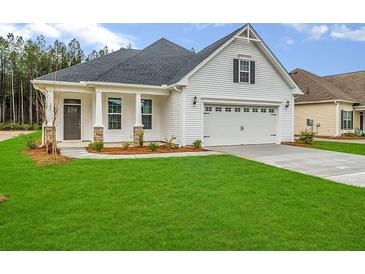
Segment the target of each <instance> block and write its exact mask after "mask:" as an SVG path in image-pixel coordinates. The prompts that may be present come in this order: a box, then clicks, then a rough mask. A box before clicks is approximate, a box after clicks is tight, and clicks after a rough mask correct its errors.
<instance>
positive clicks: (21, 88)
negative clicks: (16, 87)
mask: <svg viewBox="0 0 365 274" xmlns="http://www.w3.org/2000/svg"><path fill="white" fill-rule="evenodd" d="M20 97H21V98H20V115H21V117H22V125H23V124H24V94H23V80H20Z"/></svg>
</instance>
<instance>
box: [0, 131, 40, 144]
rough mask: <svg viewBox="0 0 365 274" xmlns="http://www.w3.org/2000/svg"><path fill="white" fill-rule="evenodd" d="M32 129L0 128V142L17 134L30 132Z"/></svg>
mask: <svg viewBox="0 0 365 274" xmlns="http://www.w3.org/2000/svg"><path fill="white" fill-rule="evenodd" d="M33 132H34V131H32V130H0V142H1V141H5V140H7V139H11V138H14V137H17V136H18V135H19V134H30V133H33Z"/></svg>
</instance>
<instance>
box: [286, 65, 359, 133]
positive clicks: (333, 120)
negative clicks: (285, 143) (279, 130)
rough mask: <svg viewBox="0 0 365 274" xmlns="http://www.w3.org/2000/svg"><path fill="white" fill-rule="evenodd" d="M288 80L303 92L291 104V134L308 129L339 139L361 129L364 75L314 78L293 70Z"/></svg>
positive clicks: (312, 75)
mask: <svg viewBox="0 0 365 274" xmlns="http://www.w3.org/2000/svg"><path fill="white" fill-rule="evenodd" d="M290 74H291V76H292V78H293V79H294V80H295V82H296V83H297V84H298V86H299V87H300V89H301V90H302V91H303V93H304V94H303V95H301V96H299V97H297V98H296V100H295V133H296V134H298V133H299V132H300V131H301V130H304V129H310V130H313V131H314V132H315V133H316V134H317V135H321V136H340V135H342V134H344V133H349V132H354V130H355V129H356V128H358V129H361V130H363V129H364V111H365V71H360V72H351V73H343V74H336V75H329V76H323V77H321V76H318V75H315V74H313V73H311V72H308V71H305V70H303V69H295V70H294V71H292V72H291V73H290Z"/></svg>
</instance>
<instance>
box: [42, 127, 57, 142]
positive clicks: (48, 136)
mask: <svg viewBox="0 0 365 274" xmlns="http://www.w3.org/2000/svg"><path fill="white" fill-rule="evenodd" d="M44 140H45V143H46V144H51V143H52V142H53V140H56V127H51V126H46V127H44Z"/></svg>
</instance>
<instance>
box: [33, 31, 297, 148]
mask: <svg viewBox="0 0 365 274" xmlns="http://www.w3.org/2000/svg"><path fill="white" fill-rule="evenodd" d="M32 83H33V85H34V87H35V88H36V89H38V90H40V91H42V92H44V94H46V98H47V105H48V106H50V107H48V108H47V109H48V111H47V117H48V118H47V121H51V120H52V115H53V114H54V112H53V111H49V110H50V109H51V108H52V105H53V106H54V105H56V106H59V108H58V109H59V112H58V113H57V117H56V121H57V122H56V125H55V129H54V128H53V127H52V124H50V123H49V122H48V125H47V127H46V132H53V131H54V130H56V136H57V141H58V142H69V141H92V140H94V141H95V140H103V141H104V142H106V143H107V142H111V143H112V142H122V141H134V142H137V141H138V136H139V134H140V132H143V133H144V140H145V141H164V140H165V139H166V138H171V136H175V137H176V140H175V141H176V143H177V144H179V145H181V146H185V145H190V144H192V143H193V142H194V141H195V140H196V139H200V140H202V142H203V144H204V146H214V145H239V144H264V143H280V142H281V141H292V140H293V136H294V96H295V95H298V94H301V91H300V89H299V88H298V86H297V84H296V83H295V82H294V81H293V79H292V78H291V77H290V75H289V74H288V73H287V71H286V70H285V69H284V67H283V66H282V65H281V63H280V62H279V61H278V59H277V58H276V57H275V56H274V54H273V53H272V52H271V51H270V49H269V48H268V47H267V45H266V44H265V43H264V42H263V41H262V39H261V38H260V37H259V35H258V34H257V33H256V31H255V30H254V29H253V28H252V26H251V25H250V24H246V25H244V26H243V27H241V28H239V29H237V30H236V31H234V32H232V33H230V34H228V35H227V36H225V37H223V38H222V39H220V40H218V41H216V42H214V43H213V44H211V45H209V46H208V47H206V48H204V49H203V50H201V51H200V52H198V53H194V52H192V51H190V50H187V49H185V48H183V47H181V46H179V45H177V44H174V43H173V42H171V41H168V40H166V39H164V38H162V39H160V40H158V41H156V42H154V43H153V44H151V45H149V46H147V47H146V48H144V49H142V50H136V49H120V50H118V51H116V52H113V53H111V54H109V55H106V56H104V57H100V58H98V59H96V60H93V61H90V62H86V63H81V64H78V65H75V66H72V67H70V68H67V69H63V70H60V71H57V72H55V73H51V74H47V75H44V76H42V77H39V78H36V79H34V80H33V81H32ZM46 135H47V134H46Z"/></svg>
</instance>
